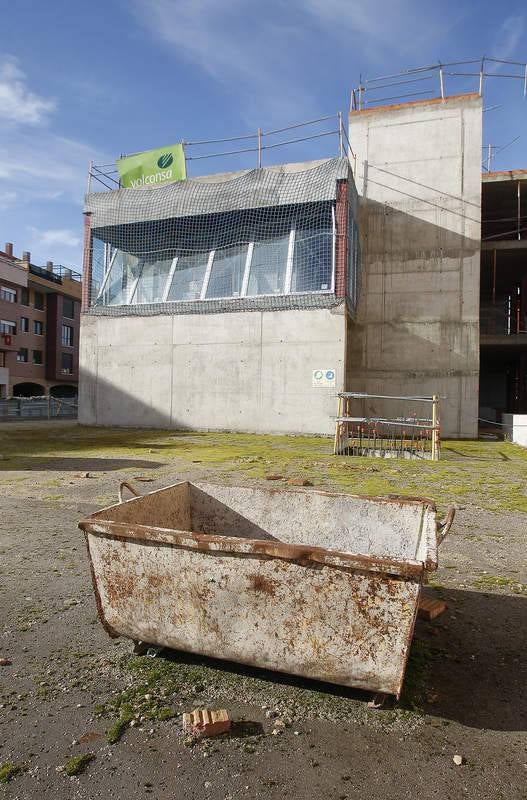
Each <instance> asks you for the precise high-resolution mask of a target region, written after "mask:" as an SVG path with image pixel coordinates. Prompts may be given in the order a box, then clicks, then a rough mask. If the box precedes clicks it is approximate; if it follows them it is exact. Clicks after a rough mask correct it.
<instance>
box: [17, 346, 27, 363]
mask: <svg viewBox="0 0 527 800" xmlns="http://www.w3.org/2000/svg"><path fill="white" fill-rule="evenodd" d="M22 351H23V352H24V353H25V354H26V357H25V358H19V355H20V353H21V352H22ZM16 360H17V363H18V364H29V350H28V349H27V347H19V348H18V350H17V352H16Z"/></svg>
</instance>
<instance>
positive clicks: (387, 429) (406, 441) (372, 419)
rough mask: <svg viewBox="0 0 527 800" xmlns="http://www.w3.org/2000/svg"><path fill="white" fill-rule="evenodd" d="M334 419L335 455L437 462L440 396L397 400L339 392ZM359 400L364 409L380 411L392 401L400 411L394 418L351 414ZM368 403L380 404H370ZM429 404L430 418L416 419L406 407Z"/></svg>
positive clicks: (439, 430)
mask: <svg viewBox="0 0 527 800" xmlns="http://www.w3.org/2000/svg"><path fill="white" fill-rule="evenodd" d="M337 397H338V411H337V417H336V420H335V445H334V449H333V452H334V453H335V455H345V456H377V457H378V458H416V459H431V460H432V461H439V458H440V453H441V427H440V422H439V397H438V396H437V395H434V396H433V397H396V396H392V395H376V394H365V393H363V392H339V394H338V395H337ZM359 401H361V404H362V406H363V408H362V410H363V412H364V406H369V408H368V409H367V410H368V411H370V410H371V409H372V406H375V405H377V406H378V405H380V406H381V407H382V408H383V409H384V408H386V407H387V406H388V407H389V406H390V405H392V406H393V404H394V402H397V403H398V404H399V408H402V413H400V414H399V415H397V416H395V415H394V416H381V415H380V414H375V413H372V414H371V415H366V414H364V415H363V416H360V415H357V416H355V415H354V414H353V406H354V405H355V406H356V405H357V404H358V402H359ZM371 401H380V403H372V402H371ZM417 403H426V404H430V405H431V411H432V414H431V416H430V417H422V416H418V412H417V410H414V409H412V411H411V412H410V411H409V408H408V406H409V404H412V405H414V406H415V404H417Z"/></svg>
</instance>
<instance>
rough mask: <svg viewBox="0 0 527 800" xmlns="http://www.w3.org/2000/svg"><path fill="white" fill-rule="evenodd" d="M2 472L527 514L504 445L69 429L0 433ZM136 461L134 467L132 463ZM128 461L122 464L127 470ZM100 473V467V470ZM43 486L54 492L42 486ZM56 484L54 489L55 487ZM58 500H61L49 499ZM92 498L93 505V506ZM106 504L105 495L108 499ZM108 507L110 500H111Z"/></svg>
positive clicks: (519, 452)
mask: <svg viewBox="0 0 527 800" xmlns="http://www.w3.org/2000/svg"><path fill="white" fill-rule="evenodd" d="M0 452H2V453H3V454H5V455H6V456H7V459H6V460H2V461H0V472H4V473H5V472H14V471H16V470H29V469H34V468H38V469H39V470H41V469H44V470H45V469H50V470H53V469H58V470H60V469H61V459H67V460H68V465H67V466H65V467H64V468H65V469H68V470H71V461H72V459H75V460H78V469H79V471H83V470H84V469H90V464H89V459H94V458H97V459H101V460H108V469H109V470H110V471H111V470H115V469H126V470H133V472H134V473H135V474H143V472H144V470H145V469H147V470H148V475H155V473H153V472H152V465H151V464H150V465H147V464H145V462H144V460H145V459H149V460H153V461H155V462H156V463H157V464H158V465H159V469H160V470H161V471H162V472H163V473H164V474H177V475H181V476H184V475H185V473H188V472H189V471H190V470H192V473H193V474H194V475H198V476H200V477H202V478H209V477H210V478H212V479H224V478H226V477H228V479H229V480H230V481H231V482H235V481H238V482H239V481H246V480H247V481H255V480H262V479H264V478H265V476H266V475H268V474H273V473H274V474H279V475H283V476H284V480H283V482H282V483H280V482H279V481H276V482H274V483H273V485H274V486H280V485H283V484H285V482H286V481H287V479H288V478H291V477H301V478H304V479H307V480H310V481H311V482H312V483H313V484H314V485H315V487H317V486H318V487H324V488H326V489H334V490H337V491H344V492H350V493H354V494H366V495H384V494H401V495H407V496H409V495H416V496H425V497H432V498H434V499H435V500H436V501H437V502H438V504H439V506H440V507H441V508H442V509H443V508H444V507H446V506H447V505H448V504H450V503H453V502H458V503H473V504H475V505H479V506H481V507H482V508H486V509H490V510H496V511H499V510H507V511H527V492H526V489H525V487H526V485H527V481H526V478H527V450H525V449H524V448H521V447H519V446H517V445H514V444H511V443H509V442H490V441H470V442H467V441H444V442H443V443H442V450H441V456H442V459H441V461H439V462H432V461H407V460H404V459H400V460H397V459H380V458H366V457H343V456H334V455H333V443H332V441H331V439H329V438H324V437H320V436H312V437H311V436H270V435H258V434H242V433H208V432H187V431H144V430H143V431H141V430H136V429H125V428H118V429H116V428H112V429H105V428H84V427H82V426H78V425H75V424H73V423H72V424H71V425H65V426H61V427H60V428H59V427H57V428H54V427H53V426H52V425H49V426H42V427H38V428H37V427H34V428H33V427H31V428H28V429H27V430H25V429H20V428H17V429H16V430H12V431H11V430H10V429H9V428H8V427H7V426H6V427H5V429H4V430H1V431H0ZM130 461H137V466H135V467H134V466H132V465H131V464H130V463H129V462H130ZM127 462H128V463H127ZM98 469H100V465H99V466H98ZM48 485H51V484H50V483H49V482H48ZM59 485H60V484H59ZM48 499H49V500H50V501H51V502H60V500H61V499H62V498H61V495H48ZM99 499H100V498H98V499H97V500H99ZM102 499H104V503H102V504H103V505H104V504H107V498H106V497H104V498H102ZM110 502H113V495H112V497H111V499H110Z"/></svg>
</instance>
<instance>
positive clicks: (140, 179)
mask: <svg viewBox="0 0 527 800" xmlns="http://www.w3.org/2000/svg"><path fill="white" fill-rule="evenodd" d="M117 168H118V170H119V177H120V179H121V186H122V187H123V188H125V189H146V188H150V187H153V186H159V185H161V184H164V183H172V182H173V181H182V180H185V178H186V177H187V172H186V168H185V152H184V150H183V145H182V144H174V145H172V147H158V148H157V149H156V150H147V151H146V152H144V153H136V154H135V155H133V156H125V157H124V158H120V159H119V160H118V161H117Z"/></svg>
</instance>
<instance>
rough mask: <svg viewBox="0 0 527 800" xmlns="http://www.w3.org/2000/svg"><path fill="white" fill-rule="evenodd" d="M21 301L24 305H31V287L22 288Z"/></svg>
mask: <svg viewBox="0 0 527 800" xmlns="http://www.w3.org/2000/svg"><path fill="white" fill-rule="evenodd" d="M20 302H21V304H22V305H23V306H28V305H29V289H21V290H20Z"/></svg>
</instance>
